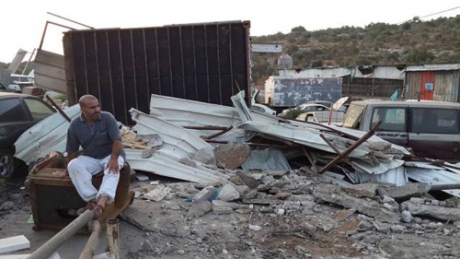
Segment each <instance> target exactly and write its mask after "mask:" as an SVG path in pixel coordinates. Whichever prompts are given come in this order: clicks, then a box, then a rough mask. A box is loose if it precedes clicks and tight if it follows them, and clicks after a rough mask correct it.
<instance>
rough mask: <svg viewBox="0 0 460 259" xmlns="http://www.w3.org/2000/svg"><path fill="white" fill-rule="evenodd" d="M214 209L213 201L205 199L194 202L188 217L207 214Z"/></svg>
mask: <svg viewBox="0 0 460 259" xmlns="http://www.w3.org/2000/svg"><path fill="white" fill-rule="evenodd" d="M211 209H212V204H211V202H209V201H207V200H205V201H200V202H196V203H193V206H192V207H190V209H189V211H188V213H187V217H201V216H204V215H206V213H208V212H209V211H211Z"/></svg>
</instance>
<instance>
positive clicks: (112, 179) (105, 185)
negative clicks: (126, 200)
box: [96, 156, 125, 209]
mask: <svg viewBox="0 0 460 259" xmlns="http://www.w3.org/2000/svg"><path fill="white" fill-rule="evenodd" d="M109 160H110V156H108V157H106V158H104V159H102V160H101V161H100V163H101V165H102V166H103V167H104V178H103V179H102V184H101V187H100V188H99V192H98V193H97V197H96V198H97V199H98V205H101V207H102V209H104V208H105V204H106V203H112V202H113V201H114V200H115V193H116V192H117V186H118V181H119V180H120V171H118V172H116V173H113V172H110V171H109V170H108V169H106V168H105V167H106V165H107V163H108V162H109ZM124 163H125V161H124V160H123V158H122V157H121V156H119V157H118V167H119V168H120V170H121V168H122V167H123V165H124Z"/></svg>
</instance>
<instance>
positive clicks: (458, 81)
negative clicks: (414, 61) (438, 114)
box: [405, 64, 460, 102]
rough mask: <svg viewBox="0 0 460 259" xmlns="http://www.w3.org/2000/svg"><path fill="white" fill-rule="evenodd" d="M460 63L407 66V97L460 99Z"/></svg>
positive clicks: (440, 99)
mask: <svg viewBox="0 0 460 259" xmlns="http://www.w3.org/2000/svg"><path fill="white" fill-rule="evenodd" d="M459 87H460V64H442V65H421V66H408V67H407V68H406V80H405V99H417V98H419V97H420V99H421V100H435V101H447V102H459V101H460V96H459V95H460V91H459Z"/></svg>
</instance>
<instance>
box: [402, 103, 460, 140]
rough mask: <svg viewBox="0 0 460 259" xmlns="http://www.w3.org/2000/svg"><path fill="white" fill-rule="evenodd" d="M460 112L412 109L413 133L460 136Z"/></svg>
mask: <svg viewBox="0 0 460 259" xmlns="http://www.w3.org/2000/svg"><path fill="white" fill-rule="evenodd" d="M458 119H459V118H458V111H457V110H452V109H441V108H411V130H410V132H412V133H429V134H458V133H459V124H458Z"/></svg>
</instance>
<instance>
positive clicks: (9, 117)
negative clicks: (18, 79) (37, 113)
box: [0, 99, 27, 123]
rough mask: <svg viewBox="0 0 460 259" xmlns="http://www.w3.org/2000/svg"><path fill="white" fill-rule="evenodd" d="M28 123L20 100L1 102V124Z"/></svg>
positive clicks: (4, 100)
mask: <svg viewBox="0 0 460 259" xmlns="http://www.w3.org/2000/svg"><path fill="white" fill-rule="evenodd" d="M16 121H27V117H26V114H25V113H24V110H23V109H22V106H21V103H20V102H19V100H18V99H3V100H0V122H2V123H8V122H16Z"/></svg>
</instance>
